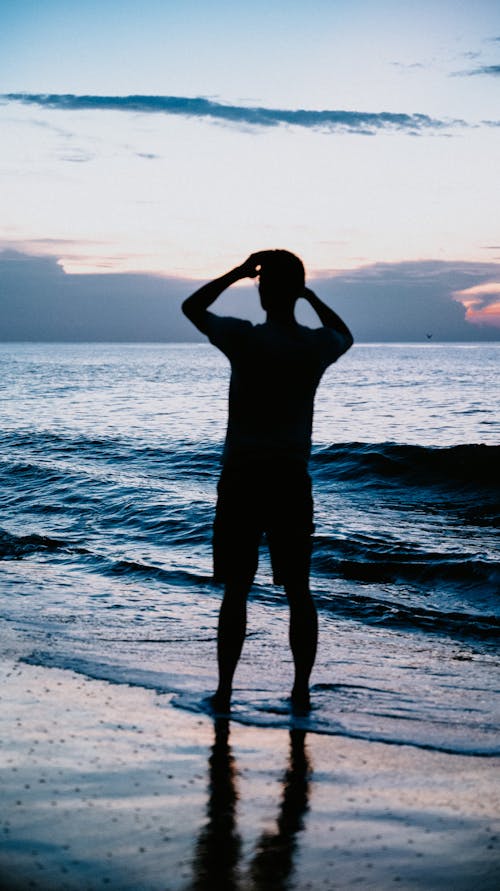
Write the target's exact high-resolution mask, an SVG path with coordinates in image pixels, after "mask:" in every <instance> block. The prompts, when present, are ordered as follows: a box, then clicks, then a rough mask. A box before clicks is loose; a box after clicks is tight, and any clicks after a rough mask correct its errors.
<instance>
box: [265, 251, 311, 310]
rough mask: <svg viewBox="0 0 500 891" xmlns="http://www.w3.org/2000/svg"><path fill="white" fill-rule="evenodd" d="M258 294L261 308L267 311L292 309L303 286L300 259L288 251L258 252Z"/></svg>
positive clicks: (303, 279) (303, 278)
mask: <svg viewBox="0 0 500 891" xmlns="http://www.w3.org/2000/svg"><path fill="white" fill-rule="evenodd" d="M259 260H260V273H259V294H260V300H261V303H262V308H263V309H264V310H265V311H266V312H269V310H271V311H273V310H274V311H278V312H279V311H280V310H284V311H285V312H286V311H287V310H290V309H292V310H293V307H294V305H295V301H296V300H297V298H298V297H300V295H301V294H302V291H303V290H304V286H305V271H304V264H303V263H302V260H300V259H299V258H298V257H296V256H295V254H292V253H290V251H283V250H274V251H262V252H259Z"/></svg>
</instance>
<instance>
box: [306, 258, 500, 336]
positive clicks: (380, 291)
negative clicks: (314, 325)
mask: <svg viewBox="0 0 500 891" xmlns="http://www.w3.org/2000/svg"><path fill="white" fill-rule="evenodd" d="M495 280H496V281H500V264H498V263H491V262H490V263H468V262H445V261H439V260H419V261H412V262H402V263H377V264H373V265H371V266H365V267H361V268H359V269H354V270H351V271H345V272H336V273H333V274H332V273H330V274H329V273H323V274H321V275H320V276H319V277H318V279H317V282H313V284H312V287H313V288H314V287H315V284H317V286H318V293H320V294H321V295H324V296H326V297H328V296H329V295H331V298H332V303H333V305H334V307H335V309H337V310H338V311H339V312H340V315H341V316H342V317H344V318H345V319H346V321H347V322H348V324H349V322H350V323H351V325H352V330H353V332H354V333H355V336H356V338H357V339H358V340H368V341H386V340H392V341H394V340H402V341H405V340H408V341H415V340H424V339H425V334H426V333H427V332H429V333H432V334H433V336H434V340H456V341H462V340H463V341H469V340H495V339H497V340H498V339H500V316H499V315H497V314H496V310H495V309H491V310H489V309H488V307H495V305H496V303H497V302H498V299H499V294H498V292H495V291H493V290H492V291H487V290H486V289H484V286H485V285H486V284H488V283H491V282H492V281H495ZM478 287H479V288H481V289H482V290H481V291H480V292H479V293H480V294H481V301H482V302H481V307H479V306H477V305H476V304H475V308H477V309H478V310H479V309H480V308H481V310H482V311H481V313H478V314H474V313H471V312H469V309H470V308H471V307H470V306H469V304H467V305H466V303H464V301H463V300H462V299H461V296H460V295H461V294H462V292H464V291H467V292H469V291H470V289H472V291H474V295H475V296H477V293H478V292H477V291H476V290H475V289H477V288H478ZM471 323H474V324H471Z"/></svg>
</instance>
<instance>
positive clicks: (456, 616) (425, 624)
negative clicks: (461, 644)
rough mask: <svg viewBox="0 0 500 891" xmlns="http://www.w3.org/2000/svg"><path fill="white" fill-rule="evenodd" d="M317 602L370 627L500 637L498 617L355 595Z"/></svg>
mask: <svg viewBox="0 0 500 891" xmlns="http://www.w3.org/2000/svg"><path fill="white" fill-rule="evenodd" d="M315 600H316V602H317V604H318V606H319V607H320V609H324V610H325V612H328V613H329V614H330V615H332V616H336V617H338V618H345V619H352V620H354V621H357V622H363V623H364V624H368V625H381V626H384V627H387V628H398V629H400V630H406V631H415V630H418V631H425V632H431V633H435V634H445V635H447V636H450V637H459V638H462V639H479V640H484V641H488V640H489V641H492V642H494V641H496V640H497V639H498V638H499V637H500V618H498V616H496V615H495V614H479V613H473V612H460V611H453V610H450V611H447V610H438V609H431V608H422V607H419V606H415V605H410V604H408V605H407V604H404V603H398V602H396V601H394V600H386V599H384V598H382V597H375V596H372V597H365V596H363V595H361V594H353V593H351V592H350V593H349V594H348V595H338V596H334V595H332V596H328V597H327V596H325V595H324V594H319V595H317V596H316V598H315Z"/></svg>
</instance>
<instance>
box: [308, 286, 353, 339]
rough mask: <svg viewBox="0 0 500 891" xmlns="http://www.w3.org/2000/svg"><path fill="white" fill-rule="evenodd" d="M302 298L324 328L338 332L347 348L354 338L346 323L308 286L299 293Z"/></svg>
mask: <svg viewBox="0 0 500 891" xmlns="http://www.w3.org/2000/svg"><path fill="white" fill-rule="evenodd" d="M301 296H302V297H303V298H304V300H307V302H308V303H309V305H310V306H312V308H313V309H314V311H315V312H316V313H317V315H318V316H319V320H320V322H321V323H322V325H324V327H325V328H331V329H332V331H336V332H337V334H340V335H341V337H342V338H343V339H344V343H345V349H344V352H345V351H346V350H348V349H349V347H350V346H352V344H353V343H354V338H353V336H352V334H351V332H350V331H349V328H348V327H347V325H346V323H345V322H343V321H342V319H341V318H340V316H338V315H337V313H336V312H334V310H333V309H330V307H329V306H327V305H326V303H324V302H323V301H322V300H320V299H319V297H318V295H317V294H315V293H314V291H311V289H310V288H304V290H303V291H302V295H301Z"/></svg>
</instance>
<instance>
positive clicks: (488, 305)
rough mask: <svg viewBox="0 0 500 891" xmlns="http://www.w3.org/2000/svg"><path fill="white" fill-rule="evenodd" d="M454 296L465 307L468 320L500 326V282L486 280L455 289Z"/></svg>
mask: <svg viewBox="0 0 500 891" xmlns="http://www.w3.org/2000/svg"><path fill="white" fill-rule="evenodd" d="M453 298H454V300H457V301H458V302H459V303H461V304H462V306H463V307H465V318H466V319H467V321H468V322H473V323H474V324H476V325H492V326H493V327H496V328H500V282H484V283H483V284H481V285H474V286H473V287H472V288H464V289H463V290H462V291H454V293H453Z"/></svg>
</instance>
